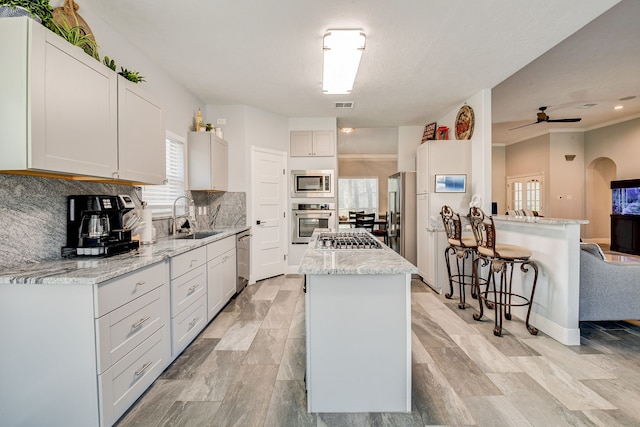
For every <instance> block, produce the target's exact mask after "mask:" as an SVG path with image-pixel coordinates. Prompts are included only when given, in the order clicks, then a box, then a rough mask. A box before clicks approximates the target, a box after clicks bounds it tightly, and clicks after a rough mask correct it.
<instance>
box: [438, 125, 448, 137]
mask: <svg viewBox="0 0 640 427" xmlns="http://www.w3.org/2000/svg"><path fill="white" fill-rule="evenodd" d="M438 139H439V140H446V139H449V128H448V127H446V126H440V127H439V128H438Z"/></svg>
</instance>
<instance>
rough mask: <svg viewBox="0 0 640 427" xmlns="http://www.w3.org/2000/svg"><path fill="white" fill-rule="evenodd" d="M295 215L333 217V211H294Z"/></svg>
mask: <svg viewBox="0 0 640 427" xmlns="http://www.w3.org/2000/svg"><path fill="white" fill-rule="evenodd" d="M293 214H294V215H295V216H299V217H303V218H331V215H333V213H332V212H294V213H293Z"/></svg>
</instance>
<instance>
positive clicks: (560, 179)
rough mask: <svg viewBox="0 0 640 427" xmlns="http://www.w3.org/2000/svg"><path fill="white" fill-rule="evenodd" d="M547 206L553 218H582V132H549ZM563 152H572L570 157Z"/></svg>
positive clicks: (583, 177)
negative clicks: (573, 155)
mask: <svg viewBox="0 0 640 427" xmlns="http://www.w3.org/2000/svg"><path fill="white" fill-rule="evenodd" d="M549 150H550V151H549V176H548V178H547V179H548V181H549V186H548V188H549V191H550V192H551V194H550V196H551V197H550V198H549V206H548V207H549V210H548V211H547V212H549V213H550V216H551V213H553V216H554V217H557V218H576V219H584V218H585V201H584V200H585V199H584V195H585V190H584V181H585V164H584V132H559V131H556V132H551V134H550V144H549ZM566 154H575V156H576V157H575V158H574V159H573V160H572V161H567V160H566V159H565V155H566Z"/></svg>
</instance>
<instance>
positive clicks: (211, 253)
mask: <svg viewBox="0 0 640 427" xmlns="http://www.w3.org/2000/svg"><path fill="white" fill-rule="evenodd" d="M231 249H233V250H235V249H236V236H231V237H227V238H225V239H222V240H218V241H216V242H213V243H209V244H208V245H207V261H211V260H212V259H214V258H216V257H219V256H220V255H222V254H223V253H225V252H227V251H229V250H231Z"/></svg>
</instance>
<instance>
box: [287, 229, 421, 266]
mask: <svg viewBox="0 0 640 427" xmlns="http://www.w3.org/2000/svg"><path fill="white" fill-rule="evenodd" d="M325 231H327V229H316V230H315V231H314V233H313V235H312V237H311V241H310V242H309V243H308V247H307V249H306V251H305V253H304V255H303V257H302V260H301V261H300V264H299V265H298V270H297V272H298V274H305V275H371V274H383V275H386V274H389V275H394V274H418V267H416V266H415V265H413V264H411V263H410V262H409V261H407V260H406V259H405V258H403V257H402V256H400V255H399V254H398V253H396V252H395V251H394V250H393V249H391V248H389V247H388V246H386V245H384V244H383V245H382V249H363V250H349V249H346V250H316V249H314V248H315V244H316V241H317V238H318V235H319V233H320V232H325ZM374 238H375V237H374Z"/></svg>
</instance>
